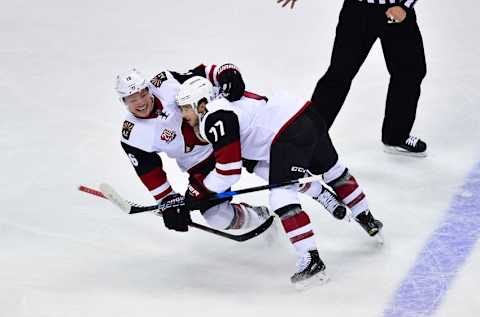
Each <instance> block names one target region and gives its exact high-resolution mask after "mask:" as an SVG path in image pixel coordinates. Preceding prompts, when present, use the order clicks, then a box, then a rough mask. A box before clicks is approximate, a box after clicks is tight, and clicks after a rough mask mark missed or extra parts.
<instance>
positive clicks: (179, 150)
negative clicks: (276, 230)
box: [116, 69, 268, 231]
mask: <svg viewBox="0 0 480 317" xmlns="http://www.w3.org/2000/svg"><path fill="white" fill-rule="evenodd" d="M191 76H193V73H190V74H179V73H175V72H168V71H165V72H161V73H160V74H158V75H157V76H155V77H154V78H153V79H152V80H151V81H150V82H149V81H148V80H146V78H145V77H144V76H143V75H142V74H141V73H139V72H138V71H137V70H135V69H133V70H131V71H129V72H126V73H124V74H121V75H118V76H117V81H116V90H117V92H118V95H119V97H120V99H121V101H122V102H123V103H125V105H126V107H127V110H128V112H127V115H126V118H125V121H124V122H123V128H122V137H121V145H122V148H123V149H124V151H125V152H126V154H127V156H128V158H129V159H130V161H131V163H132V165H133V167H134V168H135V171H136V173H137V174H138V176H139V177H140V180H141V181H142V182H143V184H144V185H145V186H146V187H147V189H148V190H149V191H150V193H151V194H152V196H153V197H154V198H155V200H156V201H157V202H158V203H159V204H160V203H168V202H173V201H175V200H178V199H179V198H182V195H180V194H178V193H176V192H175V191H173V189H172V187H171V186H170V183H169V182H168V180H167V175H166V173H165V171H164V170H163V168H162V160H161V158H160V156H159V155H158V154H159V153H165V154H166V155H168V156H169V157H171V158H174V159H175V160H176V162H177V164H178V166H179V167H180V169H181V170H182V171H187V172H188V174H189V175H190V182H193V180H194V179H196V178H202V177H204V176H203V175H207V174H208V172H210V171H211V170H212V169H213V168H214V164H215V160H214V157H213V155H212V153H213V151H212V147H211V145H209V144H208V143H207V142H204V141H201V140H199V139H198V138H197V137H196V135H195V133H194V132H193V129H192V127H190V126H189V125H188V124H186V123H185V122H183V120H182V115H181V112H180V110H179V108H178V107H177V105H176V103H175V95H176V93H177V91H178V87H179V86H180V82H182V81H183V80H185V79H186V78H189V77H191ZM176 78H178V80H177V79H176ZM200 211H201V213H202V215H203V217H204V218H205V220H206V221H207V223H208V224H209V225H210V226H212V227H214V228H218V229H244V228H249V227H255V226H257V225H259V224H260V223H262V222H263V220H264V219H266V218H267V217H268V209H267V208H266V207H262V206H259V207H254V206H249V205H247V204H244V203H239V204H234V203H230V202H228V201H223V202H218V201H217V202H213V203H208V204H205V205H203V206H202V207H201V208H200ZM162 215H163V220H164V223H165V226H166V227H167V228H168V229H173V230H177V231H187V230H188V226H187V224H188V222H189V221H190V214H189V213H181V214H179V213H178V211H177V209H176V208H171V209H168V210H165V211H163V213H162Z"/></svg>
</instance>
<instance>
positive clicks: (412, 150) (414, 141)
mask: <svg viewBox="0 0 480 317" xmlns="http://www.w3.org/2000/svg"><path fill="white" fill-rule="evenodd" d="M384 151H385V152H386V153H390V154H398V155H406V156H416V157H426V156H427V144H426V143H425V142H423V141H422V140H420V139H419V138H417V137H414V136H409V137H408V139H406V140H405V142H403V143H402V144H398V145H389V144H385V148H384Z"/></svg>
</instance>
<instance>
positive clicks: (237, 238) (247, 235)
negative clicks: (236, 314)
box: [78, 185, 274, 242]
mask: <svg viewBox="0 0 480 317" xmlns="http://www.w3.org/2000/svg"><path fill="white" fill-rule="evenodd" d="M78 190H80V191H82V192H85V193H87V194H91V195H94V196H97V197H100V198H104V199H107V200H110V201H112V200H111V199H110V198H108V197H107V196H105V194H104V193H102V192H101V191H99V190H96V189H93V188H89V187H87V186H83V185H82V186H79V187H78ZM115 195H118V194H116V193H115ZM116 199H122V200H123V198H121V197H116ZM112 202H113V203H114V204H115V205H117V206H118V207H120V208H121V209H123V208H122V207H121V206H120V205H118V204H117V203H115V202H114V201H112ZM127 203H128V202H127ZM133 207H136V208H141V207H138V206H131V207H130V208H133ZM124 211H125V210H124ZM128 213H129V214H131V213H132V212H131V211H130V212H128ZM156 214H157V215H159V216H162V213H161V212H160V211H158V212H156ZM273 219H274V217H273V216H270V217H269V218H268V219H267V220H265V221H264V222H263V223H262V224H260V225H259V226H258V227H256V228H254V229H252V230H250V231H248V232H245V233H243V234H239V235H235V234H230V233H227V232H224V231H220V230H217V229H215V228H212V227H208V226H204V225H202V224H199V223H196V222H193V221H190V222H189V223H188V225H189V226H190V227H192V228H196V229H198V230H202V231H205V232H208V233H211V234H214V235H217V236H220V237H223V238H226V239H229V240H233V241H237V242H242V241H247V240H250V239H252V238H254V237H256V236H258V235H259V234H261V233H263V232H264V231H265V230H267V229H268V228H269V227H270V226H271V225H272V223H273Z"/></svg>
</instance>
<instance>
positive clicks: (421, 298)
mask: <svg viewBox="0 0 480 317" xmlns="http://www.w3.org/2000/svg"><path fill="white" fill-rule="evenodd" d="M479 223H480V162H479V163H477V165H476V166H475V167H474V169H473V170H472V171H471V172H470V174H469V175H468V177H467V179H466V181H465V184H464V185H463V187H462V188H461V189H460V191H459V192H458V193H457V194H456V195H455V196H454V198H453V202H452V204H451V206H450V208H449V209H448V210H447V213H446V215H445V218H444V219H443V221H442V222H441V224H440V226H439V227H438V228H437V229H436V230H435V231H434V232H433V234H432V235H431V237H430V239H429V240H428V241H427V243H426V245H425V247H424V248H423V250H422V251H421V252H420V254H419V256H418V257H417V259H416V261H415V264H414V265H413V267H412V269H411V270H410V271H409V272H408V274H407V276H406V277H405V279H404V280H403V281H402V283H401V285H400V287H399V288H398V289H397V291H396V292H395V293H394V295H393V299H392V301H391V303H390V304H389V306H388V307H387V309H386V310H385V312H384V316H385V317H407V316H423V317H426V316H432V315H433V314H434V313H435V311H436V310H437V309H438V307H439V306H440V304H441V303H442V300H443V298H444V296H445V294H446V292H447V291H448V289H449V287H450V285H451V283H452V281H453V279H454V278H455V276H456V273H457V272H458V271H460V270H461V268H462V266H463V264H464V263H465V262H466V260H467V258H468V256H469V254H470V252H471V251H472V249H473V248H474V246H475V243H476V242H477V240H478V238H479V236H480V226H479Z"/></svg>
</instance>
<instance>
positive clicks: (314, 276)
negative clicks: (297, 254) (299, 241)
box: [290, 250, 328, 289]
mask: <svg viewBox="0 0 480 317" xmlns="http://www.w3.org/2000/svg"><path fill="white" fill-rule="evenodd" d="M297 269H298V271H297V273H295V274H293V275H292V277H291V278H290V281H291V282H292V284H293V285H294V286H295V287H296V288H298V289H303V288H306V287H308V286H310V285H311V284H312V283H313V282H315V281H320V282H321V283H324V282H326V281H327V280H328V277H327V275H326V274H325V264H324V263H323V261H322V260H321V259H320V256H319V255H318V251H317V250H310V251H308V252H307V253H305V254H304V255H303V256H302V257H301V258H300V259H299V260H298V262H297Z"/></svg>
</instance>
